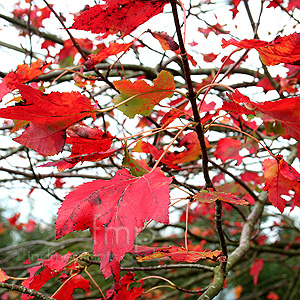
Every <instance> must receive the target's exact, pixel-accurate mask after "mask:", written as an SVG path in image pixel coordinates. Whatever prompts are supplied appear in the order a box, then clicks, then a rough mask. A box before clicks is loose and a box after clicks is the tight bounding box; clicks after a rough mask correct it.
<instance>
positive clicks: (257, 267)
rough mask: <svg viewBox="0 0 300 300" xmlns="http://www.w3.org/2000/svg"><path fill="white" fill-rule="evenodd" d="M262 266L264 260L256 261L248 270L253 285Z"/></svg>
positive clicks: (255, 283)
mask: <svg viewBox="0 0 300 300" xmlns="http://www.w3.org/2000/svg"><path fill="white" fill-rule="evenodd" d="M263 266H264V260H263V259H262V258H259V259H256V260H255V261H254V262H253V265H252V267H251V269H250V275H251V276H253V283H254V285H257V281H258V275H259V273H260V271H261V270H262V269H263Z"/></svg>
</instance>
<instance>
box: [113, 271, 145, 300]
mask: <svg viewBox="0 0 300 300" xmlns="http://www.w3.org/2000/svg"><path fill="white" fill-rule="evenodd" d="M134 277H135V274H134V273H133V272H128V273H127V274H126V275H125V276H123V277H122V278H121V280H120V284H119V285H118V286H117V287H115V288H111V289H109V290H108V291H107V297H108V298H107V299H108V300H110V299H114V300H123V299H124V300H125V299H126V300H135V299H137V298H138V297H140V296H141V295H142V294H143V291H144V289H143V288H142V286H143V282H142V281H141V282H140V286H134V287H131V288H130V284H132V283H135V282H136V281H135V280H134Z"/></svg>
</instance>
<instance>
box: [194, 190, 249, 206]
mask: <svg viewBox="0 0 300 300" xmlns="http://www.w3.org/2000/svg"><path fill="white" fill-rule="evenodd" d="M193 198H194V199H195V200H198V201H200V202H202V203H212V202H214V201H216V200H221V201H224V202H227V203H232V204H237V205H248V204H249V203H248V201H246V200H243V199H240V198H238V197H236V196H234V195H233V194H231V193H223V192H216V191H214V190H212V189H208V191H207V190H202V191H201V192H200V193H197V194H195V195H194V196H193Z"/></svg>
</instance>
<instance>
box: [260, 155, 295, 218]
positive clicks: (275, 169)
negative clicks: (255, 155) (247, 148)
mask: <svg viewBox="0 0 300 300" xmlns="http://www.w3.org/2000/svg"><path fill="white" fill-rule="evenodd" d="M263 171H264V176H265V178H266V183H265V187H264V190H267V191H268V196H269V201H270V202H271V203H272V204H273V205H274V206H275V207H277V208H278V209H279V210H280V212H281V213H282V212H283V211H284V208H285V206H286V200H284V199H283V198H282V197H281V196H282V195H289V196H291V195H290V193H289V191H291V190H293V191H294V192H295V194H294V196H293V197H292V198H293V201H294V204H295V205H296V206H300V174H299V173H298V172H297V171H296V170H295V169H294V168H293V167H291V166H289V165H288V164H287V163H286V162H285V161H284V160H283V159H282V158H281V157H278V159H266V160H264V161H263Z"/></svg>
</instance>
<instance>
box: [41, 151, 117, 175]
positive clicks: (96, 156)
mask: <svg viewBox="0 0 300 300" xmlns="http://www.w3.org/2000/svg"><path fill="white" fill-rule="evenodd" d="M116 151H118V149H109V150H107V151H105V152H97V153H92V154H88V155H79V156H72V157H71V156H70V157H68V158H63V159H61V160H59V161H56V162H48V163H46V164H44V165H41V166H39V167H57V170H58V171H64V170H66V169H70V168H73V167H75V166H76V165H77V164H78V163H80V162H81V163H83V162H84V161H100V160H102V159H105V158H107V157H110V156H111V155H112V154H114V153H115V152H116Z"/></svg>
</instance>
